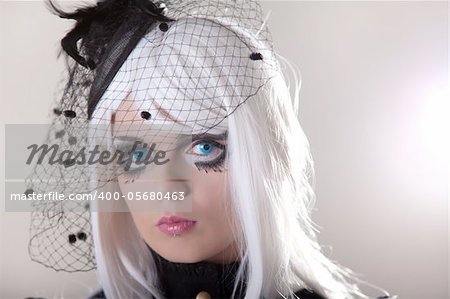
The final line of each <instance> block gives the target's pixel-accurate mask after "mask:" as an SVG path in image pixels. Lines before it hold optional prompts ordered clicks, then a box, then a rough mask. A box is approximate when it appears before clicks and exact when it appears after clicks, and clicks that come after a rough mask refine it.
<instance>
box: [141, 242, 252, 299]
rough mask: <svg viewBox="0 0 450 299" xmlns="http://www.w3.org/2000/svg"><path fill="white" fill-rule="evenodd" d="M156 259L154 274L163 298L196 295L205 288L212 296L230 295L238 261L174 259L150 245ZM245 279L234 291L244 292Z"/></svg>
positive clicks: (229, 296)
mask: <svg viewBox="0 0 450 299" xmlns="http://www.w3.org/2000/svg"><path fill="white" fill-rule="evenodd" d="M150 251H151V252H152V254H153V257H154V259H155V262H156V267H157V271H158V275H159V278H160V282H161V287H162V289H163V291H164V292H165V293H164V296H165V297H167V298H180V299H181V298H186V299H187V298H196V296H197V295H198V293H200V292H207V293H208V294H209V295H210V296H211V297H212V298H231V294H232V293H233V287H234V280H235V277H236V274H237V270H238V268H239V265H240V262H233V263H230V264H216V263H212V262H206V261H203V262H197V263H175V262H171V261H168V260H166V259H164V258H163V257H162V256H160V255H159V254H158V253H156V252H155V251H154V250H152V249H150ZM245 287H246V285H245V282H243V283H242V284H241V285H240V287H239V288H238V289H237V292H236V294H239V293H240V292H242V294H243V293H244V292H245Z"/></svg>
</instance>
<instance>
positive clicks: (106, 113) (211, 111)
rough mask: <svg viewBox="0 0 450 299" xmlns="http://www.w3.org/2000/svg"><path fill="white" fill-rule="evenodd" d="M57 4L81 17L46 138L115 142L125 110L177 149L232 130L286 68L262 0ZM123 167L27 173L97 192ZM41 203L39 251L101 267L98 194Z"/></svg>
mask: <svg viewBox="0 0 450 299" xmlns="http://www.w3.org/2000/svg"><path fill="white" fill-rule="evenodd" d="M50 7H51V8H52V10H53V11H54V12H56V13H57V14H58V15H59V16H61V17H63V18H67V19H73V20H75V21H76V22H75V25H74V27H73V29H72V30H71V31H70V32H69V33H68V34H67V35H66V36H65V37H64V38H63V39H62V42H61V45H62V48H63V50H64V52H65V53H66V54H67V81H66V84H65V85H64V88H63V90H62V92H61V95H60V97H59V99H58V101H57V105H56V106H55V107H54V110H53V111H54V119H53V121H52V123H51V125H50V129H49V132H48V135H47V139H46V143H47V144H56V145H58V146H59V147H60V148H62V149H68V150H72V151H73V152H79V151H80V149H86V148H91V147H92V146H93V144H101V145H102V146H105V147H107V146H111V144H112V143H113V141H114V140H115V139H114V136H113V135H114V133H113V132H112V131H111V126H110V125H111V122H112V120H114V119H116V118H117V115H124V117H123V121H122V122H120V125H119V123H118V122H116V127H120V128H121V130H122V131H123V132H125V133H126V134H127V135H130V136H137V135H139V136H144V137H146V138H151V139H152V140H153V139H154V140H158V142H159V145H161V146H162V147H163V148H165V149H169V150H172V149H173V148H174V146H175V144H176V142H175V140H177V136H179V135H181V134H188V135H189V134H191V135H192V134H205V133H208V132H209V133H211V134H213V133H214V134H219V133H222V132H224V131H226V128H227V117H228V116H230V115H231V114H232V113H233V112H235V111H236V109H238V108H239V106H241V105H243V104H245V102H246V101H247V100H248V99H250V98H253V97H255V95H257V93H258V92H259V91H260V90H261V88H262V87H263V86H264V85H265V84H266V83H267V82H268V81H269V80H270V79H271V78H272V77H273V76H274V71H275V70H277V69H278V64H277V61H276V60H275V58H274V54H273V49H272V42H271V38H270V33H269V31H268V29H267V26H265V20H264V18H263V15H262V10H261V7H260V6H259V4H258V3H257V2H256V1H254V0H235V1H231V0H225V1H223V0H220V1H219V0H217V1H212V0H210V1H187V0H168V1H165V2H154V3H152V2H151V1H148V0H146V1H142V0H106V1H101V2H98V3H97V4H96V5H94V6H90V7H83V8H79V9H77V10H75V11H74V12H71V13H67V12H64V11H63V10H61V9H59V8H57V7H56V6H55V5H54V4H53V3H50ZM116 120H117V119H116ZM128 125H130V126H128ZM131 125H133V126H131ZM149 128H152V129H151V130H150V129H149ZM94 141H95V142H94ZM93 167H94V168H95V173H96V177H95V180H93V179H92V174H93ZM120 171H127V170H123V169H122V168H119V167H117V166H112V165H95V166H93V165H88V164H87V163H77V158H76V157H67V159H66V160H64V163H61V164H51V163H41V164H38V165H36V166H35V168H34V170H33V173H32V174H31V175H30V176H29V177H28V178H27V181H26V182H27V190H26V193H28V194H30V193H33V192H37V193H45V192H50V191H57V192H61V193H89V192H93V191H94V190H97V189H98V188H100V187H101V186H102V184H105V183H107V182H110V181H112V180H114V179H115V178H116V177H117V175H118V174H120ZM33 208H34V210H33V211H32V216H31V217H32V219H31V228H30V234H31V238H30V242H29V253H30V256H31V258H32V259H33V260H35V261H37V262H39V263H42V264H44V265H45V266H47V267H50V268H53V269H55V270H62V271H68V272H74V271H89V270H91V269H94V268H95V258H94V250H93V242H92V234H91V222H90V215H91V212H90V208H91V207H90V206H89V204H88V203H76V202H73V203H67V202H64V203H63V202H36V203H33Z"/></svg>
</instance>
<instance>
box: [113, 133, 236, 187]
mask: <svg viewBox="0 0 450 299" xmlns="http://www.w3.org/2000/svg"><path fill="white" fill-rule="evenodd" d="M226 139H227V131H225V132H224V133H222V134H218V135H215V134H209V133H201V134H193V135H192V140H190V141H189V142H188V143H183V144H180V145H178V146H177V147H176V149H177V150H179V149H184V151H183V154H184V155H185V156H186V158H187V159H188V160H189V161H191V162H192V163H193V165H194V166H195V167H196V168H197V170H199V171H201V170H204V171H205V172H206V173H208V171H211V170H212V171H214V172H222V171H223V170H224V164H225V163H224V162H225V157H226V147H227V146H226ZM136 142H139V144H140V146H138V147H136V146H135V143H136ZM144 144H145V141H143V140H140V139H139V138H136V137H131V136H116V137H114V140H113V145H114V147H115V148H116V150H118V151H121V152H123V153H124V155H125V156H127V155H128V156H130V155H131V159H132V163H131V164H130V165H129V168H128V169H127V170H126V169H124V167H123V166H124V165H123V164H119V166H120V167H121V169H122V171H121V174H120V175H123V176H124V177H126V178H127V182H132V181H134V180H135V179H137V178H138V177H139V176H140V175H141V174H142V173H143V172H144V170H145V169H146V164H145V163H143V161H146V160H147V159H148V157H147V156H148V155H149V149H148V148H146V147H144V146H143V145H144Z"/></svg>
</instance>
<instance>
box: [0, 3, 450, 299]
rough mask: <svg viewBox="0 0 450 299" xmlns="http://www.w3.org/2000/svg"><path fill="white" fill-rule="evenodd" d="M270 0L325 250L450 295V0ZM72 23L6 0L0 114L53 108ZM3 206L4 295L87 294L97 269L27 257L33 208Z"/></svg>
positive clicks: (427, 293)
mask: <svg viewBox="0 0 450 299" xmlns="http://www.w3.org/2000/svg"><path fill="white" fill-rule="evenodd" d="M263 7H264V8H265V9H266V10H269V9H270V10H272V12H271V15H270V18H269V26H270V29H271V31H272V33H273V36H274V41H275V45H276V49H277V50H278V51H279V53H281V54H283V55H284V56H286V57H287V58H288V59H290V60H291V61H293V62H294V63H295V64H297V65H298V66H299V68H300V70H301V72H302V89H301V103H300V107H301V111H300V120H301V123H302V125H303V128H304V130H305V131H306V134H307V135H308V137H309V140H310V142H311V148H312V153H313V157H314V159H315V166H316V173H317V186H316V192H317V205H316V208H317V209H316V211H315V212H314V215H313V217H314V220H315V222H316V223H317V224H318V225H319V226H320V227H322V231H321V233H320V235H319V238H320V240H321V243H322V244H323V245H324V246H325V247H326V251H327V252H329V253H330V255H331V258H332V259H334V260H336V261H338V262H340V263H341V264H343V265H345V266H347V267H349V268H351V269H353V270H354V271H356V272H357V273H360V274H361V278H362V279H365V280H367V281H369V282H371V283H373V284H375V285H377V286H380V287H383V288H385V289H387V290H389V291H390V292H391V293H393V294H398V295H400V298H405V299H409V298H411V299H414V298H417V299H418V298H421V299H423V298H430V299H441V298H448V287H447V286H448V271H447V270H448V222H447V217H448V216H447V215H448V206H447V194H448V183H449V182H448V177H447V173H448V168H447V166H446V165H445V162H446V161H448V160H447V157H446V154H447V151H448V146H449V144H448V140H447V138H446V137H448V132H446V131H445V128H446V125H447V126H448V123H446V122H444V121H443V116H444V112H445V113H447V115H448V23H447V21H448V4H447V2H394V1H391V2H363V1H358V2H341V1H332V2H322V1H312V2H305V1H292V2H263ZM69 27H70V23H69V22H65V21H64V20H62V19H59V18H57V17H55V16H52V15H50V14H49V13H48V12H47V10H46V8H45V6H44V5H43V3H42V2H40V1H36V2H18V1H17V2H1V3H0V30H1V37H0V43H1V44H0V51H1V69H0V76H1V77H0V79H1V80H0V82H1V87H0V88H1V90H0V94H1V101H2V106H1V113H2V117H1V122H2V125H3V124H5V123H29V124H33V123H47V122H48V121H49V118H48V117H49V116H50V115H51V114H50V109H49V108H50V104H51V102H52V101H53V99H54V97H53V94H54V90H55V87H56V83H57V82H58V79H59V78H60V75H61V73H62V69H63V62H62V60H56V53H57V49H58V46H59V39H60V38H61V37H62V36H63V35H64V33H65V32H66V30H67V29H68V28H69ZM444 109H447V112H446V111H445V110H444ZM1 134H2V135H1V136H0V137H1V140H2V146H1V153H0V157H1V158H0V159H2V160H1V165H4V150H5V147H4V141H3V140H4V131H3V129H2V130H1ZM18 138H20V136H18ZM1 168H2V172H1V178H0V179H1V180H2V181H4V174H5V173H4V167H1ZM3 188H4V185H3V184H2V185H1V190H0V192H1V194H4V189H3ZM0 215H1V216H0V242H1V244H0V266H1V271H0V275H1V277H0V282H1V284H0V298H24V297H26V296H46V297H48V298H80V297H83V294H86V293H87V292H89V290H91V289H92V288H94V287H95V286H96V284H97V281H96V277H95V273H94V272H89V273H81V274H67V273H57V272H55V271H53V270H50V269H46V268H44V267H43V266H41V265H39V264H36V263H33V262H31V261H30V259H29V257H28V255H27V241H28V240H27V238H28V225H29V216H30V215H29V213H5V212H4V208H3V204H2V211H1V214H0ZM364 290H367V291H368V292H369V293H370V294H373V295H376V294H379V292H378V291H374V290H370V289H367V288H364Z"/></svg>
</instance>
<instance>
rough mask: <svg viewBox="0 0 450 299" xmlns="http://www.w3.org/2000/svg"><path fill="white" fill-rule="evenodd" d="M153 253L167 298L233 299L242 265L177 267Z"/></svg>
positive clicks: (306, 298)
mask: <svg viewBox="0 0 450 299" xmlns="http://www.w3.org/2000/svg"><path fill="white" fill-rule="evenodd" d="M150 251H151V252H152V254H153V256H154V257H155V261H156V265H157V271H158V274H159V277H160V280H161V285H162V288H163V290H164V291H165V296H166V298H174V299H175V298H176V299H195V297H196V296H197V294H198V293H200V292H202V291H204V292H207V293H208V294H209V295H210V296H211V298H212V299H219V298H220V299H224V298H231V295H232V293H233V287H234V280H235V276H236V273H237V270H238V267H239V262H234V263H231V264H225V265H221V264H215V263H210V262H198V263H189V264H186V263H174V262H170V261H168V260H166V259H164V258H163V257H161V256H160V255H159V254H157V253H156V252H155V251H153V250H151V249H150ZM240 291H242V292H241V294H242V296H241V297H239V296H236V298H243V297H244V296H243V295H244V292H245V284H243V285H242V286H241V287H240V288H238V289H237V292H236V294H239V292H240ZM295 294H296V295H297V296H298V297H299V298H300V299H325V298H323V297H321V296H319V295H318V294H316V293H313V292H309V291H308V290H306V289H302V290H299V291H297V292H296V293H295ZM101 298H106V297H105V295H104V293H103V291H102V290H100V291H99V292H97V293H96V294H94V295H92V296H91V297H89V298H88V299H101ZM267 299H273V298H267Z"/></svg>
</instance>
